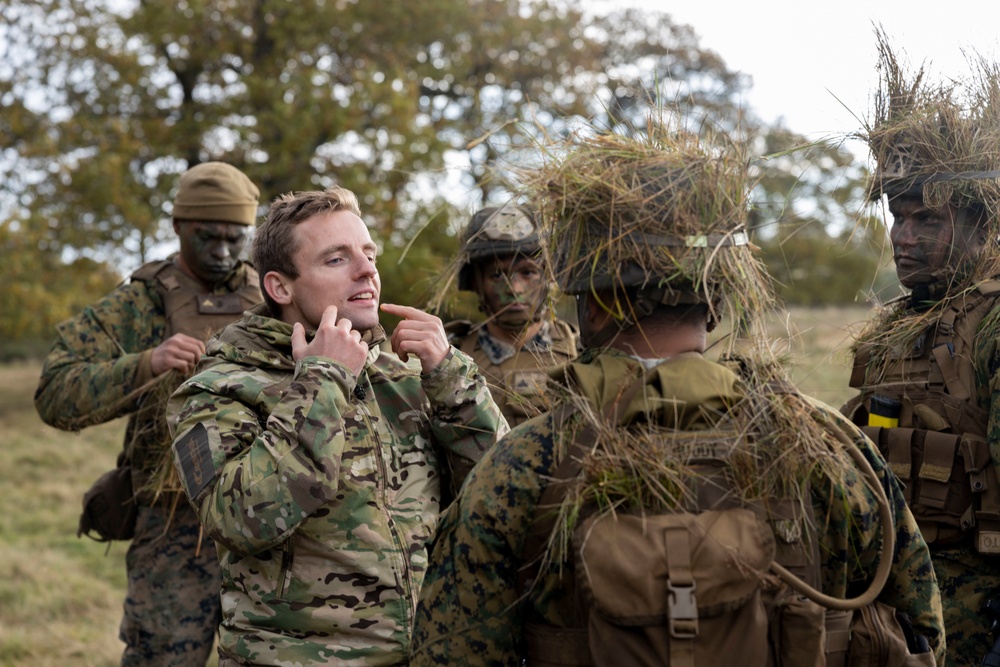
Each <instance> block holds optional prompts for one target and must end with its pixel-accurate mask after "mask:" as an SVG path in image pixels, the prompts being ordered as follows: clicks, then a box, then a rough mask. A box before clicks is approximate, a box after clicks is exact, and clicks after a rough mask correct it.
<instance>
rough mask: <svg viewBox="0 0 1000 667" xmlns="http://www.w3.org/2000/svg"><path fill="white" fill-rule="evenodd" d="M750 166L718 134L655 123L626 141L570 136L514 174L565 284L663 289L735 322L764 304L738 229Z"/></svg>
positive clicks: (757, 265)
mask: <svg viewBox="0 0 1000 667" xmlns="http://www.w3.org/2000/svg"><path fill="white" fill-rule="evenodd" d="M748 165H749V161H748V158H747V151H746V150H745V148H744V147H742V146H738V145H736V144H734V143H733V142H732V141H731V140H730V139H728V138H727V137H724V136H714V137H709V138H700V137H699V136H697V135H695V134H693V133H691V132H689V131H686V130H683V129H680V128H678V127H674V126H672V125H671V124H669V123H667V122H666V121H665V120H663V119H660V118H658V119H655V120H651V121H650V122H649V124H648V126H647V127H646V128H644V131H642V132H636V133H634V134H633V135H631V136H624V135H621V134H613V133H603V134H592V135H587V136H583V135H578V136H574V137H571V138H570V139H568V140H567V141H566V142H563V143H561V144H556V145H553V146H550V147H549V148H548V149H547V151H546V155H545V156H544V159H543V164H542V165H541V166H540V167H538V168H535V169H526V170H522V172H521V173H520V177H521V179H522V181H523V183H524V185H525V190H526V192H527V193H528V195H529V199H530V201H532V203H533V205H534V206H535V207H536V208H537V209H538V210H539V211H540V215H541V218H542V225H543V227H544V230H545V232H544V235H545V237H546V244H547V246H548V248H549V252H550V253H551V254H552V261H551V262H550V264H552V266H553V269H554V271H555V276H554V277H555V280H556V282H557V283H558V284H559V286H560V287H561V288H562V289H563V291H565V292H569V293H576V294H579V293H582V292H587V291H591V290H595V289H601V288H604V287H610V286H644V287H656V288H666V289H667V292H668V294H667V295H666V296H665V298H664V301H665V302H668V301H669V300H671V299H672V300H674V303H690V302H691V301H692V300H693V301H697V302H703V303H708V304H709V307H710V308H711V310H712V316H713V319H715V320H719V319H721V317H722V316H723V315H728V316H729V317H731V318H732V320H731V321H732V322H734V323H738V322H742V321H743V319H744V318H745V317H746V316H748V315H756V314H759V313H761V312H763V311H765V310H767V309H769V308H771V307H772V306H773V304H774V297H773V291H772V289H771V280H770V278H769V276H768V275H767V272H766V269H765V267H764V265H763V263H762V262H761V260H760V258H759V257H757V256H756V254H755V253H754V252H753V250H754V248H753V247H752V246H751V245H750V244H749V241H748V237H747V234H746V222H747V216H748V212H749V200H748V194H749V191H750V185H751V182H750V177H749V173H748ZM619 315H621V316H624V315H625V313H619Z"/></svg>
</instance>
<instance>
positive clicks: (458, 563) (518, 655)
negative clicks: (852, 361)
mask: <svg viewBox="0 0 1000 667" xmlns="http://www.w3.org/2000/svg"><path fill="white" fill-rule="evenodd" d="M654 374H655V376H656V378H657V379H656V382H653V381H650V383H649V384H647V385H646V387H645V389H644V392H642V394H645V397H644V398H643V396H641V395H640V397H639V398H637V399H635V400H634V401H633V403H632V404H631V408H629V409H640V410H641V409H642V408H640V407H637V402H638V401H641V400H646V401H647V405H648V404H656V405H660V406H665V407H663V408H661V410H660V411H659V412H657V413H656V417H655V419H656V420H657V421H658V422H659V423H660V424H661V425H663V426H671V425H677V426H678V427H680V426H683V428H684V429H685V430H700V429H704V428H707V427H709V426H710V425H711V421H714V420H710V418H709V417H708V415H710V414H712V410H713V409H716V410H717V409H719V407H720V406H725V405H732V404H733V401H734V400H738V399H739V397H740V396H742V395H743V394H742V388H741V384H740V382H739V380H738V379H737V377H736V376H735V375H734V374H733V373H732V372H731V371H730V370H729V369H727V368H725V367H723V366H721V365H718V364H715V363H712V362H710V361H706V360H705V359H703V358H701V357H695V358H685V359H676V360H672V361H666V362H664V363H662V364H660V365H659V366H657V367H656V369H655V371H654ZM553 375H554V376H555V377H556V379H557V380H559V381H561V382H563V383H565V384H572V386H574V387H575V389H576V390H578V391H581V392H583V393H584V395H586V396H587V397H588V398H589V400H590V402H591V403H592V404H593V405H601V406H603V405H606V404H608V403H609V402H611V401H612V400H614V399H615V398H616V397H617V396H618V395H620V392H621V391H622V390H623V389H624V388H625V387H626V386H628V384H629V383H631V382H632V380H633V379H634V378H636V377H639V376H640V375H641V370H640V364H639V362H638V361H636V360H634V359H632V358H630V357H627V356H625V355H624V354H622V353H620V352H617V351H607V352H604V353H602V354H599V355H596V356H595V355H594V354H593V352H592V351H588V352H586V353H584V355H583V356H581V358H580V360H579V361H578V362H577V363H573V364H570V365H569V366H567V367H564V369H562V370H561V371H560V372H559V373H558V374H555V373H554V374H553ZM657 384H658V385H659V386H660V387H663V388H664V390H663V392H662V393H661V394H660V399H659V400H657V397H656V396H653V395H651V394H650V392H651V391H656V388H655V387H654V385H657ZM668 388H669V389H668ZM824 407H825V406H824ZM829 415H830V418H831V419H834V420H836V421H837V423H840V424H842V427H843V429H844V431H845V432H847V433H848V434H849V435H850V436H851V438H852V439H853V440H854V441H855V442H856V443H857V445H858V447H859V448H860V449H861V451H863V452H864V454H865V456H866V458H867V459H868V460H869V462H870V463H871V464H872V467H873V468H874V470H875V471H876V473H877V474H879V475H884V474H885V472H884V471H885V463H884V462H883V461H882V459H881V458H880V457H879V456H878V455H877V454H876V453H875V452H874V451H873V450H872V448H871V445H870V443H869V442H868V441H867V440H866V439H865V438H864V437H863V436H862V435H861V434H860V433H859V432H858V431H857V429H854V428H853V427H851V425H850V424H849V423H848V422H847V421H846V420H844V419H843V418H841V417H840V416H839V415H837V414H836V413H835V411H834V410H833V409H832V408H831V409H829ZM571 423H572V422H571ZM565 431H570V432H569V433H567V432H565ZM572 438H573V434H572V427H571V428H569V429H563V430H562V431H556V429H555V428H554V424H553V417H552V415H551V414H548V415H544V416H541V417H537V418H535V419H533V420H531V421H529V422H526V423H525V424H523V425H521V426H520V427H518V428H516V429H515V430H513V431H512V432H511V433H510V435H509V436H508V437H506V438H504V439H503V440H502V441H501V442H500V443H499V444H498V445H497V446H496V447H494V448H493V449H492V450H490V451H489V452H487V454H486V455H485V456H484V457H483V459H482V461H481V462H480V463H479V465H478V466H477V467H476V468H475V470H474V471H473V472H472V474H471V475H470V476H469V478H468V479H467V481H466V484H465V487H464V488H463V490H462V495H461V497H460V498H459V500H458V501H457V502H456V503H454V504H453V505H452V506H451V507H449V508H448V511H447V512H446V513H445V515H444V516H443V518H442V521H441V524H440V525H439V528H438V535H437V537H436V538H435V544H434V550H433V552H432V555H431V562H430V565H429V568H428V573H427V577H426V580H425V583H424V588H423V590H422V592H421V598H420V603H419V605H418V610H417V621H416V628H415V652H414V654H413V659H412V662H411V664H412V665H415V666H419V665H490V666H494V665H506V666H517V665H520V664H521V659H522V657H523V654H522V650H523V640H524V635H523V627H524V623H525V622H538V623H544V624H546V625H552V626H557V627H575V626H577V625H578V624H579V623H580V621H579V620H578V610H577V608H576V603H575V600H574V591H573V583H572V582H573V581H574V572H573V564H572V562H571V561H569V562H563V563H553V564H551V566H549V567H548V568H546V569H542V570H541V572H540V573H539V576H538V579H537V580H536V585H535V587H534V588H533V589H532V590H531V592H530V593H529V594H528V598H527V599H526V600H519V597H520V592H519V591H518V587H517V582H518V577H519V570H520V568H521V567H522V565H523V563H522V556H523V548H524V542H525V537H526V534H527V531H528V528H529V526H530V525H531V523H532V521H533V519H534V513H535V506H536V504H537V503H538V501H539V497H540V496H541V493H542V491H543V489H544V488H545V486H546V485H547V483H548V480H549V479H550V478H551V476H552V474H553V472H554V471H555V469H556V468H557V466H558V464H559V462H560V460H561V458H562V456H563V454H564V453H565V451H566V449H567V447H568V443H569V442H570V441H571V440H572ZM885 483H886V487H887V490H888V491H889V492H890V504H891V505H892V510H893V512H894V514H895V519H896V528H897V534H896V553H895V558H894V565H893V569H892V573H891V575H890V579H889V582H888V583H887V585H886V587H885V588H884V590H883V591H882V594H881V595H880V596H879V599H880V600H882V601H883V602H885V603H886V604H888V605H891V606H894V607H896V608H897V609H899V610H901V611H903V612H906V613H907V614H909V615H910V616H911V618H912V619H913V621H914V626H915V628H916V630H917V632H919V633H920V634H922V635H924V636H925V637H926V638H927V639H928V640H929V643H930V645H931V647H932V648H933V649H934V651H935V653H936V655H937V657H938V659H939V660H941V659H943V651H944V642H943V632H942V622H941V608H940V600H939V597H938V592H937V586H936V583H935V579H934V572H933V570H932V567H931V563H930V558H929V555H928V552H927V546H926V544H925V543H924V541H923V539H922V538H921V536H920V533H919V531H918V530H917V527H916V524H915V522H914V520H913V517H912V516H911V515H910V513H909V511H908V510H907V508H906V506H905V503H904V501H903V498H902V496H901V494H900V491H899V488H898V486H896V484H895V483H894V482H893V481H892V479H891V478H886V480H885ZM813 505H814V510H815V516H816V518H817V520H818V532H819V535H820V553H821V554H822V563H821V566H822V576H823V586H822V588H823V592H825V593H827V594H829V595H833V596H837V597H840V598H843V597H845V595H848V594H850V595H857V594H859V593H860V592H861V591H862V590H864V588H866V586H867V581H868V578H869V577H870V576H871V575H872V573H873V572H874V570H875V567H876V561H877V555H878V545H879V542H880V539H879V522H878V517H877V502H876V500H875V497H874V496H873V494H871V492H870V491H869V490H868V489H867V487H866V486H865V484H864V483H863V481H862V480H861V479H860V475H859V473H858V471H857V470H853V469H852V470H847V471H845V484H844V486H843V487H833V486H832V485H831V484H830V482H829V480H823V479H817V480H814V482H813ZM560 568H561V574H560Z"/></svg>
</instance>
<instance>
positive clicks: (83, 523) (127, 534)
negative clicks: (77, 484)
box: [76, 462, 138, 542]
mask: <svg viewBox="0 0 1000 667" xmlns="http://www.w3.org/2000/svg"><path fill="white" fill-rule="evenodd" d="M137 516H138V510H137V507H136V503H135V498H134V496H133V495H132V466H130V465H129V464H128V463H124V462H123V463H121V464H120V465H118V466H117V467H115V468H113V469H112V470H109V471H107V472H106V473H104V474H103V475H101V476H100V477H98V478H97V481H96V482H94V484H93V485H92V486H91V487H90V488H89V489H88V490H87V492H86V493H84V494H83V512H82V513H81V514H80V523H79V525H78V526H77V529H76V536H77V537H80V536H81V535H86V536H87V537H89V538H91V539H93V540H97V541H98V542H110V541H112V540H130V539H132V537H133V536H134V535H135V523H136V518H137Z"/></svg>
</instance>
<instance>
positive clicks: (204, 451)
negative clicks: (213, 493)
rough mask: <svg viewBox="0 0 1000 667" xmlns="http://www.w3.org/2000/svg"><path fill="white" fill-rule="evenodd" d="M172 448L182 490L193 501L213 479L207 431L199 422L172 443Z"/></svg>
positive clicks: (213, 472)
mask: <svg viewBox="0 0 1000 667" xmlns="http://www.w3.org/2000/svg"><path fill="white" fill-rule="evenodd" d="M173 447H174V456H175V457H176V458H177V462H178V464H179V465H180V473H181V478H182V481H183V482H184V488H185V489H187V493H188V497H189V498H191V499H192V500H194V499H196V498H197V497H198V496H199V495H200V494H201V492H202V491H203V490H204V489H205V487H207V486H208V485H209V483H210V482H211V481H212V480H213V479H215V467H214V466H213V465H212V449H211V447H210V446H209V443H208V429H207V428H205V425H204V424H203V423H201V422H199V423H197V424H195V425H194V427H193V428H191V429H190V430H189V431H188V432H187V433H185V434H184V435H183V436H181V437H180V438H178V439H177V441H175V442H174V445H173Z"/></svg>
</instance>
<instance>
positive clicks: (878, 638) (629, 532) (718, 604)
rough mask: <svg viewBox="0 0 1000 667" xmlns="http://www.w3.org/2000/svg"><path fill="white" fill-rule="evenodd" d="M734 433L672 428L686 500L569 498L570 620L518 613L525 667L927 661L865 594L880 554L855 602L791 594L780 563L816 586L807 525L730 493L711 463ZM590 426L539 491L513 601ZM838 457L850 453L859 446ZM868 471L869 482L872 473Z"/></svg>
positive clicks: (785, 510) (816, 559)
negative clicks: (584, 501)
mask: <svg viewBox="0 0 1000 667" xmlns="http://www.w3.org/2000/svg"><path fill="white" fill-rule="evenodd" d="M626 393H627V392H626ZM621 403H622V404H625V403H627V399H623V400H622V401H621ZM572 412H573V410H572V408H565V409H561V410H559V411H557V412H556V413H555V419H556V422H555V423H556V424H561V423H564V420H565V419H566V418H567V417H568V416H569V415H570V414H572ZM605 415H607V411H606V412H605ZM557 428H558V427H557ZM688 436H690V437H688ZM742 437H744V436H743V435H741V434H740V433H738V432H736V431H731V432H728V433H726V432H719V431H715V432H711V431H709V432H703V433H700V432H699V433H692V434H685V440H684V445H685V447H689V448H690V451H691V452H693V453H694V454H695V455H694V456H693V457H692V458H691V459H690V462H691V463H693V464H694V467H695V470H696V472H695V473H694V474H692V475H690V476H688V483H689V491H690V494H689V495H688V496H687V497H689V498H691V499H692V504H691V506H690V508H689V509H688V510H685V509H683V508H681V509H678V510H676V511H674V512H665V513H653V512H642V513H638V514H637V513H630V512H628V511H627V510H623V509H619V510H616V511H615V512H614V513H604V514H602V515H597V514H595V513H594V512H593V510H589V511H588V510H587V508H584V509H583V510H582V512H581V519H580V522H579V524H578V525H577V527H576V528H575V530H574V532H573V537H572V540H573V542H572V554H574V560H575V568H574V570H575V581H574V583H573V592H572V595H573V596H574V598H575V600H576V607H577V610H578V620H579V623H580V626H579V627H569V628H562V627H553V626H548V625H542V624H538V623H526V625H525V639H524V657H525V665H526V666H527V667H563V666H574V667H583V666H595V667H603V666H606V665H615V666H616V667H619V666H621V667H638V666H643V667H644V666H648V665H671V666H673V667H695V666H696V665H729V664H739V665H744V666H747V667H750V666H761V667H806V666H809V667H812V666H814V665H820V664H823V665H828V666H829V667H843V666H845V665H847V664H850V665H852V666H856V667H861V666H863V665H864V666H869V665H871V666H874V665H887V664H894V665H914V666H915V665H922V666H930V665H933V664H934V656H933V654H932V653H931V652H930V651H929V649H928V648H927V647H926V646H925V645H924V646H920V647H919V649H916V645H918V644H919V642H917V641H913V644H914V646H913V647H911V646H910V644H909V640H910V639H912V629H911V633H910V635H909V636H908V635H907V633H906V631H905V630H903V626H906V625H907V623H906V619H905V617H902V616H901V615H898V614H897V613H896V612H895V610H893V609H891V608H889V607H887V606H885V605H882V604H881V603H878V602H872V600H873V599H874V596H876V595H877V594H878V593H879V591H880V590H881V587H882V586H883V585H884V583H885V578H884V577H885V576H887V574H888V567H889V561H886V560H885V559H884V558H883V559H881V560H882V561H883V562H882V563H881V565H880V569H881V572H880V574H878V575H876V576H875V578H874V579H875V580H876V581H875V583H874V584H873V585H872V587H871V588H870V590H869V591H867V592H866V593H865V594H864V596H863V597H864V598H866V600H867V601H866V602H859V607H858V608H855V607H851V606H849V605H847V604H846V603H847V602H848V601H839V602H845V605H844V606H843V607H840V608H827V607H824V606H823V605H821V604H819V603H817V602H815V601H813V599H810V597H807V595H804V594H800V593H802V588H801V587H800V586H798V585H797V586H795V587H794V590H793V588H790V587H789V585H788V584H789V583H791V582H790V581H789V579H788V578H787V577H788V576H789V574H788V573H790V576H791V578H792V579H797V580H798V581H799V582H800V584H801V583H802V582H804V583H805V584H806V585H807V586H808V588H810V589H812V591H813V592H817V591H818V589H819V588H820V587H821V573H820V556H819V540H818V536H817V534H816V530H815V524H814V523H813V522H812V521H809V520H804V518H803V517H802V516H800V514H801V512H802V509H801V508H800V507H798V506H797V505H796V503H794V502H792V501H791V500H787V501H780V500H774V499H769V500H767V501H766V503H767V506H766V507H765V506H764V504H763V503H764V502H765V501H751V502H746V501H744V500H742V499H741V498H740V497H739V494H738V493H734V492H733V489H731V488H730V487H729V486H728V483H727V482H726V481H725V480H726V477H725V475H724V471H725V468H726V466H727V465H728V456H729V453H730V452H731V451H732V450H733V444H734V442H736V441H738V439H739V438H742ZM596 438H597V432H596V430H593V429H592V428H590V427H587V428H584V429H583V431H582V433H578V434H577V436H576V438H575V440H574V442H573V444H572V445H571V447H570V450H569V451H568V452H567V454H566V456H565V458H563V460H562V461H561V462H560V464H559V466H558V467H557V469H556V471H555V472H554V473H553V475H552V480H551V481H550V482H549V483H548V484H547V486H546V487H545V489H544V491H543V493H542V496H541V498H540V500H539V504H538V506H537V507H536V510H535V517H534V522H533V525H532V529H531V531H530V532H529V533H528V535H527V538H526V541H525V545H524V551H523V556H522V562H523V563H525V564H526V565H525V566H524V567H523V568H522V571H521V578H520V580H519V582H518V584H519V587H520V588H519V590H520V591H521V592H522V593H523V594H524V597H523V599H524V600H528V599H529V595H530V590H531V585H532V581H533V579H534V577H535V576H537V574H538V571H539V568H540V565H539V564H540V562H541V557H542V555H543V554H544V551H545V545H546V544H547V543H548V541H549V538H550V536H551V533H552V529H553V526H554V524H555V520H556V519H555V518H554V517H555V516H556V515H557V514H558V512H556V511H555V510H556V508H558V507H559V506H560V505H561V503H562V499H563V497H564V496H565V494H566V493H567V492H568V484H566V482H567V481H568V480H571V479H573V478H575V477H576V476H577V474H578V473H579V471H580V469H581V467H582V465H583V459H584V456H585V455H586V453H587V452H588V451H589V449H590V447H591V446H592V444H593V442H595V441H596ZM668 446H669V445H668ZM847 446H852V445H850V444H848V445H847ZM852 455H854V458H855V460H856V461H857V460H858V457H859V456H861V455H860V452H856V451H855V452H852ZM864 467H868V466H867V464H864ZM868 472H869V473H870V475H869V476H870V477H872V479H871V480H870V482H869V483H874V484H876V485H878V480H877V479H875V478H874V473H873V472H871V470H870V468H869V469H868ZM881 502H883V503H885V505H884V506H883V508H882V510H881V511H882V513H883V514H882V518H883V519H885V518H890V519H891V515H889V514H888V513H889V512H890V510H889V508H888V501H887V500H886V499H885V497H884V495H883V497H882V500H881ZM803 526H805V530H803V529H802V527H803ZM893 535H894V528H893V527H892V525H891V521H890V522H889V523H888V525H886V526H883V540H884V541H886V540H887V542H885V543H886V544H892V537H893ZM891 552H892V548H887V549H885V553H891ZM737 563H738V564H737ZM774 564H777V565H778V566H782V567H783V568H784V570H786V571H787V572H785V573H784V575H779V576H778V577H775V576H773V575H772V576H768V575H767V574H766V573H767V572H768V571H776V569H775V566H774ZM817 597H820V598H822V597H825V596H822V594H818V593H817ZM855 600H856V601H860V600H861V598H855ZM911 648H914V649H916V650H917V652H911ZM848 660H849V662H848Z"/></svg>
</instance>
